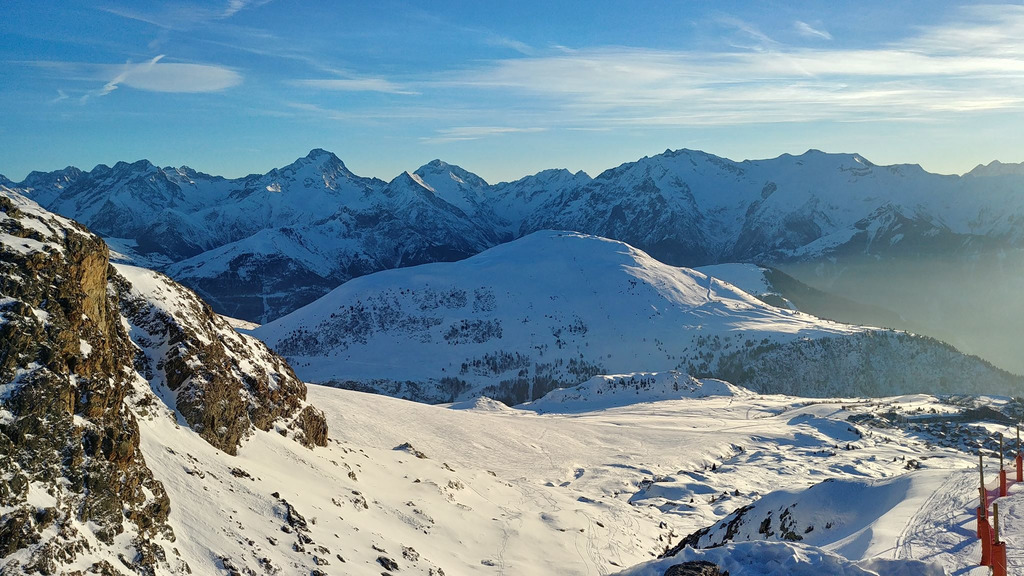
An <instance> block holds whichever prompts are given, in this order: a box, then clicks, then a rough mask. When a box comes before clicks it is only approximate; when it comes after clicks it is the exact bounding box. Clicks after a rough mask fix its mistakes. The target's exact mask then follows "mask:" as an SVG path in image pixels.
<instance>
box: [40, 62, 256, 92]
mask: <svg viewBox="0 0 1024 576" xmlns="http://www.w3.org/2000/svg"><path fill="white" fill-rule="evenodd" d="M22 64H25V65H29V66H32V67H35V68H38V69H40V70H43V71H46V72H47V73H48V74H50V75H52V76H54V77H55V78H59V79H60V80H62V81H64V82H68V83H72V82H73V83H76V84H93V85H95V83H97V82H102V85H101V86H100V87H99V88H88V87H85V88H84V89H83V88H82V87H79V88H78V89H77V90H70V89H69V90H67V91H65V90H64V89H61V90H58V91H57V94H58V96H57V98H55V99H53V100H51V103H56V102H61V101H63V100H67V99H68V98H69V96H68V92H69V91H70V92H72V93H74V92H79V93H83V92H84V93H83V95H82V96H81V98H79V101H80V102H82V103H84V102H87V101H89V100H90V99H92V98H98V97H102V96H107V95H108V94H111V93H112V92H114V91H116V90H118V89H120V88H121V87H122V86H127V87H129V88H133V89H136V90H143V91H147V92H180V93H201V92H218V91H221V90H225V89H228V88H231V87H233V86H237V85H238V84H240V83H241V82H242V80H243V78H242V75H241V74H239V73H238V72H236V71H234V70H232V69H230V68H226V67H223V66H217V65H213V64H193V63H177V62H166V61H165V56H164V55H163V54H160V55H158V56H155V57H153V58H151V59H149V60H147V61H145V62H141V63H132V62H127V63H125V64H93V63H87V62H54V61H35V62H24V63H22Z"/></svg>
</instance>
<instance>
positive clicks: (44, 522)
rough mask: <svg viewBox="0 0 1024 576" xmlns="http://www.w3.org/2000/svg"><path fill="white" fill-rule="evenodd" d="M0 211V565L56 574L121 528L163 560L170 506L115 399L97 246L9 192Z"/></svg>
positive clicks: (142, 551) (122, 364)
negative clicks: (0, 514)
mask: <svg viewBox="0 0 1024 576" xmlns="http://www.w3.org/2000/svg"><path fill="white" fill-rule="evenodd" d="M0 211H2V212H3V214H2V216H0V253H2V258H0V382H2V384H0V402H2V405H0V478H2V481H0V510H2V511H3V515H2V516H3V520H2V521H0V557H2V558H3V561H2V563H0V572H3V573H5V574H6V573H15V572H17V571H21V572H25V573H43V574H53V573H56V571H57V570H58V566H59V565H61V564H65V563H68V562H72V561H74V560H75V559H76V558H77V557H78V556H80V555H81V554H83V553H84V552H86V551H87V550H89V549H90V542H96V541H98V542H100V543H102V544H106V545H110V544H113V542H114V538H115V537H116V536H118V535H119V534H122V533H124V532H125V531H126V529H127V530H128V532H129V533H132V534H134V535H135V538H134V542H133V547H134V552H135V555H136V556H137V557H139V558H141V557H144V556H146V555H147V554H148V555H149V556H150V558H151V559H152V561H153V563H155V562H156V560H155V557H154V551H155V550H157V549H159V552H155V555H156V556H159V557H161V558H164V562H165V563H166V561H167V560H166V558H167V552H166V551H165V550H164V549H163V546H162V545H161V544H164V545H165V544H166V543H167V542H173V540H174V534H173V532H172V530H171V528H170V527H169V526H168V525H167V524H166V520H167V515H168V513H169V511H170V503H169V501H168V498H167V495H166V493H165V492H164V488H163V485H162V484H161V483H160V482H158V481H156V480H155V479H154V478H153V475H152V473H151V471H150V470H149V469H148V468H147V467H146V463H145V461H144V459H143V457H142V454H141V452H140V451H139V427H138V424H137V422H136V420H135V416H134V415H133V414H132V412H131V411H130V410H129V409H128V407H127V406H126V404H125V402H124V400H125V396H126V395H127V394H128V392H129V390H130V389H131V385H132V381H133V379H134V378H137V374H136V373H135V371H134V370H133V369H132V365H131V358H132V356H133V354H132V351H131V349H132V346H131V342H130V341H129V340H128V338H127V337H126V335H125V334H124V332H123V330H122V329H121V326H120V317H119V316H118V314H117V302H116V300H115V299H113V298H112V297H111V296H110V295H109V294H108V292H107V273H108V265H107V249H106V246H105V245H104V244H103V242H102V241H101V240H100V239H99V238H97V237H95V236H93V235H92V234H89V233H88V232H87V231H86V230H85V229H84V228H82V227H80V226H78V225H77V224H75V223H73V222H71V221H68V220H65V219H63V218H59V217H56V216H53V215H50V214H47V213H45V212H43V211H41V210H39V208H38V207H37V206H34V205H32V204H31V203H29V202H27V201H24V200H23V199H20V198H18V197H17V196H14V195H10V196H8V195H4V196H0ZM30 500H31V502H33V503H32V504H30V503H29V502H30ZM41 500H42V501H45V502H47V503H49V504H50V505H49V506H43V507H40V506H39V505H37V504H34V503H37V502H40V501H41ZM86 531H88V532H91V533H86ZM147 551H148V552H147Z"/></svg>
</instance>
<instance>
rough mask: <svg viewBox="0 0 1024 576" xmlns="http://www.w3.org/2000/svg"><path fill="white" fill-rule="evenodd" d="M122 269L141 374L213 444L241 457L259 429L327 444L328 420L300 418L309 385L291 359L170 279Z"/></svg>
mask: <svg viewBox="0 0 1024 576" xmlns="http://www.w3.org/2000/svg"><path fill="white" fill-rule="evenodd" d="M115 270H116V273H115V274H113V275H112V278H111V287H112V290H113V291H114V292H116V294H117V297H118V301H119V303H120V310H121V313H122V314H123V315H124V317H125V319H126V320H127V321H128V323H129V324H130V325H131V337H132V340H133V341H134V342H135V344H136V345H137V346H138V348H139V355H138V358H137V361H136V364H137V366H138V368H139V369H140V370H141V371H142V372H143V373H144V374H145V375H146V378H147V380H149V381H150V382H151V384H152V385H153V387H154V391H156V392H157V393H158V394H159V395H161V396H164V397H165V398H166V399H167V403H168V405H169V406H170V407H171V408H174V409H175V410H177V411H178V413H179V414H180V416H181V417H182V418H183V419H184V420H185V422H187V423H188V425H189V426H190V427H191V428H192V429H193V430H195V431H196V432H198V433H199V434H200V435H201V436H202V437H203V438H204V439H205V440H206V441H207V442H209V443H210V444H212V445H214V446H216V447H217V448H220V449H221V450H223V451H225V452H227V453H229V454H234V453H235V452H236V450H237V448H238V446H239V445H240V443H241V442H242V440H243V439H244V438H245V437H246V436H247V435H249V434H250V433H251V432H252V431H253V430H255V429H259V430H269V429H270V428H271V427H272V426H274V425H275V423H280V424H281V428H280V431H281V432H283V433H287V430H289V429H291V430H296V431H297V432H301V434H296V435H297V436H300V437H298V438H297V439H299V440H300V441H301V442H302V443H303V444H306V445H308V446H314V445H318V446H325V445H326V444H327V426H326V421H325V419H324V418H323V414H322V413H320V412H319V411H317V410H315V409H312V408H311V407H307V408H306V409H305V410H302V411H301V413H300V409H302V404H303V400H304V399H305V397H306V386H305V384H303V383H302V382H301V381H300V380H299V379H298V378H296V377H295V374H294V372H292V369H291V367H289V366H288V364H287V363H286V362H285V361H284V360H282V359H281V358H280V357H278V356H277V355H275V354H274V353H273V352H271V351H270V350H269V349H268V348H267V347H266V346H265V345H264V344H263V343H262V342H260V341H258V340H256V339H255V338H252V337H250V336H247V335H244V334H239V333H238V332H236V331H235V330H234V329H233V328H232V327H231V326H230V325H229V324H228V323H227V321H226V320H224V319H223V318H222V317H221V316H219V315H217V314H216V313H214V312H213V310H211V309H210V307H209V306H208V305H207V304H206V303H205V302H203V301H202V300H201V299H199V297H197V296H196V295H195V294H194V293H193V292H192V291H190V290H188V289H187V288H184V287H183V286H180V285H178V284H176V283H175V282H173V281H172V280H170V279H169V278H167V277H166V276H164V275H162V274H159V273H156V272H152V271H150V270H145V269H142V268H135V267H132V266H124V265H116V266H115ZM299 414H301V415H300V416H298V419H297V421H296V422H293V423H291V424H287V423H286V422H285V420H288V419H291V418H294V417H296V415H299Z"/></svg>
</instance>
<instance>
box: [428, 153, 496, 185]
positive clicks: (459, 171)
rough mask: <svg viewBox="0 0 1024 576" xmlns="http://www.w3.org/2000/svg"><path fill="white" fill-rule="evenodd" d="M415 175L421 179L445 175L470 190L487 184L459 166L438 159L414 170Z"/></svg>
mask: <svg viewBox="0 0 1024 576" xmlns="http://www.w3.org/2000/svg"><path fill="white" fill-rule="evenodd" d="M415 174H416V175H418V176H420V177H421V178H429V177H430V176H431V175H441V176H445V175H446V176H448V177H449V178H450V179H452V180H454V181H455V182H458V183H461V184H464V185H466V186H468V187H470V188H484V187H486V186H487V182H486V181H485V180H484V179H483V178H481V177H479V176H477V175H476V174H473V173H472V172H470V171H469V170H466V169H464V168H462V167H461V166H456V165H454V164H449V163H447V162H445V161H443V160H440V159H435V160H431V161H430V162H427V163H426V164H424V165H423V166H420V167H419V168H418V169H416V172H415Z"/></svg>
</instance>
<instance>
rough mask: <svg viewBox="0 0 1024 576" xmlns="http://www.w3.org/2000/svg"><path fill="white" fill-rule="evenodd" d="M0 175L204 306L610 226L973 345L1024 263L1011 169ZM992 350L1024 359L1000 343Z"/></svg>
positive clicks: (605, 231) (863, 164) (302, 162)
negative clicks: (533, 236)
mask: <svg viewBox="0 0 1024 576" xmlns="http://www.w3.org/2000/svg"><path fill="white" fill-rule="evenodd" d="M0 185H3V186H5V187H8V188H10V187H13V188H14V189H16V190H17V191H19V192H21V193H23V194H25V195H27V196H29V197H30V198H33V199H35V200H36V201H37V202H39V203H40V204H42V205H43V206H44V207H46V208H48V209H50V210H53V211H55V212H57V213H60V214H62V215H65V216H68V217H71V218H75V219H77V220H79V221H81V222H83V223H84V224H86V225H87V226H89V227H90V228H91V229H94V230H96V231H97V232H98V233H99V234H100V235H101V236H103V237H104V238H106V239H108V241H109V242H110V244H111V245H112V246H113V247H114V248H115V250H116V251H118V252H120V253H121V254H124V255H125V256H126V257H127V258H128V259H129V260H130V261H134V262H137V263H140V264H143V265H149V266H152V267H156V268H158V269H160V270H162V271H165V272H167V273H168V274H169V275H171V276H172V277H173V278H175V279H176V280H178V281H180V282H182V283H184V284H185V285H187V286H189V287H191V288H193V289H194V290H196V291H197V292H198V293H199V294H200V295H202V296H203V297H204V299H206V300H207V301H209V302H210V303H211V305H213V307H214V308H215V309H216V310H218V311H219V312H221V313H224V314H227V315H229V316H234V317H239V318H244V319H247V320H251V321H256V322H266V321H270V320H273V319H275V318H278V317H280V316H282V315H283V314H285V313H287V312H290V311H292V310H294V309H296V308H298V307H300V306H302V305H304V304H306V303H309V302H311V301H312V300H314V299H316V298H317V297H319V296H321V295H323V294H325V293H327V292H328V291H329V290H331V289H333V288H334V287H336V286H337V285H339V284H341V283H343V282H345V281H347V280H350V279H351V278H355V277H358V276H362V275H365V274H368V273H371V272H376V271H380V270H387V269H392V268H398V267H404V266H410V265H416V264H423V263H429V262H439V261H454V260H460V259H463V258H466V257H468V256H471V255H473V254H477V253H479V252H481V251H483V250H485V249H487V248H490V247H493V246H496V245H498V244H500V243H503V242H507V241H509V240H512V239H514V238H519V237H522V236H524V235H527V234H529V233H532V232H535V231H538V230H544V229H560V230H575V231H579V232H583V233H588V234H595V235H599V236H603V237H607V238H613V239H616V240H621V241H624V242H627V243H628V244H630V245H632V246H635V247H637V248H639V249H642V250H644V251H645V252H647V253H649V254H651V255H652V256H654V257H655V258H657V259H659V260H661V261H663V262H666V263H669V264H673V265H683V266H691V267H692V266H700V265H708V264H717V263H724V262H755V263H759V264H765V265H771V266H773V267H776V268H779V269H781V270H782V271H783V272H785V273H787V274H790V275H792V276H793V277H795V278H797V279H798V280H800V281H802V282H805V283H807V284H809V285H811V286H812V287H813V288H816V289H818V290H822V291H825V292H826V293H830V294H836V295H840V296H842V297H844V298H846V299H851V300H855V301H857V302H858V303H860V304H866V305H868V306H871V307H877V308H880V309H895V310H899V311H900V316H904V317H905V318H901V317H897V316H895V315H893V318H892V320H891V322H887V323H886V324H887V325H891V326H893V327H903V328H910V329H922V330H926V331H928V333H929V334H931V335H934V336H937V337H940V338H942V339H944V340H948V341H950V342H953V343H954V344H956V345H957V346H960V347H963V348H965V349H967V350H969V351H971V352H975V353H982V352H985V351H987V350H989V349H992V350H997V351H998V350H1002V348H1005V346H1006V344H1005V343H1006V342H1008V341H1009V340H1010V338H1009V337H1010V336H1011V335H1012V333H1013V330H1014V329H1015V327H1016V326H1017V325H1019V321H1024V307H1021V306H1018V305H1017V304H1015V303H1014V302H1015V299H1014V298H1015V297H1014V295H1015V294H1017V293H1019V290H1018V289H1019V288H1024V277H1022V276H1020V275H1019V274H1017V273H1016V272H1015V270H1018V269H1020V268H1021V266H1019V265H1022V266H1024V251H1022V250H1021V248H1022V244H1024V165H1019V164H1002V163H998V162H993V163H991V164H989V165H987V166H978V167H977V168H975V169H974V170H972V171H971V172H969V173H967V174H965V175H963V176H946V175H938V174H931V173H928V172H926V171H925V170H923V169H922V168H921V167H920V166H916V165H893V166H877V165H875V164H873V163H871V162H870V161H868V160H866V159H865V158H863V157H862V156H860V155H857V154H827V153H824V152H820V151H817V150H810V151H808V152H806V153H804V154H801V155H798V156H793V155H789V154H784V155H782V156H779V157H777V158H773V159H768V160H747V161H743V162H735V161H732V160H728V159H725V158H721V157H718V156H715V155H712V154H708V153H705V152H700V151H694V150H686V149H683V150H676V151H671V150H667V151H665V152H664V153H662V154H658V155H655V156H651V157H645V158H642V159H640V160H638V161H636V162H629V163H625V164H622V165H620V166H618V167H615V168H612V169H609V170H606V171H604V172H602V173H601V174H599V175H598V176H596V177H594V178H591V177H590V176H588V175H586V174H584V173H576V174H572V173H570V172H569V171H566V170H546V171H543V172H540V173H538V174H535V175H532V176H527V177H524V178H522V179H520V180H517V181H514V182H504V183H499V184H495V185H491V184H488V183H487V182H485V181H484V180H483V179H481V178H479V177H478V176H476V175H474V174H473V173H471V172H469V171H467V170H464V169H462V168H460V167H458V166H455V165H452V164H448V163H445V162H442V161H440V160H435V161H432V162H430V163H428V164H426V165H424V166H422V167H420V168H419V169H417V170H415V171H411V172H405V173H403V174H401V175H399V176H398V177H396V178H394V179H393V180H392V181H390V182H384V181H382V180H378V179H375V178H363V177H359V176H357V175H355V174H353V173H351V172H350V171H349V170H348V169H347V168H346V167H345V165H344V163H343V162H342V161H341V160H340V159H338V158H337V157H336V156H335V155H333V154H331V153H330V152H327V151H324V150H320V149H315V150H313V151H311V152H310V153H309V155H307V156H306V157H305V158H300V159H299V160H297V161H296V162H294V163H292V164H290V165H288V166H286V167H283V168H280V169H275V170H271V171H270V172H268V173H266V174H263V175H250V176H247V177H245V178H238V179H224V178H220V177H215V176H209V175H206V174H202V173H199V172H196V171H194V170H192V169H189V168H187V167H182V168H176V169H175V168H157V167H156V166H154V165H153V164H151V163H149V162H148V161H139V162H135V163H132V164H127V163H117V164H115V165H114V166H113V167H107V166H102V165H101V166H97V167H96V168H94V169H93V170H91V171H88V172H84V171H81V170H78V169H76V168H71V167H69V168H67V169H64V170H59V171H55V172H49V173H39V172H34V173H32V174H30V175H29V177H28V178H26V179H25V180H24V181H23V182H20V183H17V184H14V183H11V184H0ZM854 271H856V273H854ZM989 276H994V277H995V278H996V280H994V281H989V280H988V278H989ZM925 278H927V281H925V280H924V279H925ZM975 293H986V294H987V297H986V299H985V301H986V303H989V304H993V307H992V309H991V310H986V311H983V313H981V314H979V312H978V310H977V306H976V305H975V304H974V303H972V302H971V301H969V300H965V299H964V297H963V296H962V295H964V294H975ZM847 308H848V307H847ZM826 312H828V310H826ZM840 314H841V313H840V312H837V313H836V314H835V315H836V316H839V315H840ZM826 315H828V314H826ZM979 318H984V320H985V321H984V322H983V323H982V322H979V320H978V319H979ZM842 319H844V320H847V321H850V320H853V321H857V320H858V319H857V318H842ZM861 321H870V322H872V323H874V322H876V318H875V317H874V316H872V317H871V318H870V319H869V320H861ZM999 353H1001V354H1003V357H1004V358H1005V359H1006V362H1005V364H1004V365H1007V366H1008V367H1010V368H1013V369H1015V370H1017V371H1019V372H1024V361H1021V360H1019V359H1016V357H1017V355H1015V354H1013V353H1012V351H1010V350H1006V351H1005V352H999Z"/></svg>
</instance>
